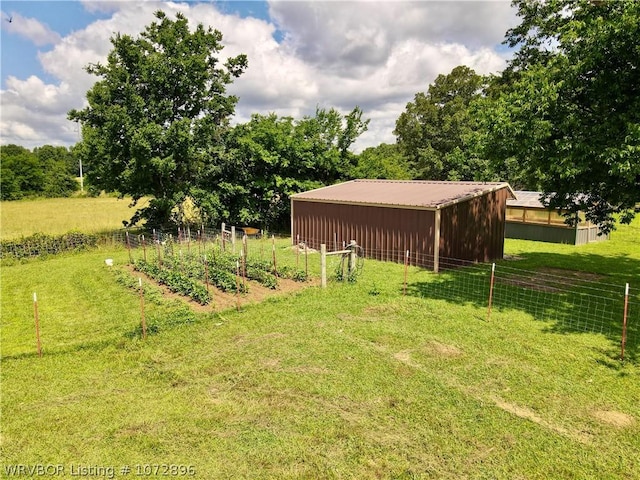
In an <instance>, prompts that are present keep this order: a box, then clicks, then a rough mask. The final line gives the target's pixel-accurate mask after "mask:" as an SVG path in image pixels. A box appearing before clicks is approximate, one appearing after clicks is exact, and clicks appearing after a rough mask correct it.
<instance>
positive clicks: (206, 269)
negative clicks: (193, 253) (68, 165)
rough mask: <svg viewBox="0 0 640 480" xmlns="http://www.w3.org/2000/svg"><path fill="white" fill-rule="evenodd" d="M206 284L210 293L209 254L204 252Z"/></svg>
mask: <svg viewBox="0 0 640 480" xmlns="http://www.w3.org/2000/svg"><path fill="white" fill-rule="evenodd" d="M204 284H205V285H206V286H207V293H209V262H207V254H206V253H205V254H204Z"/></svg>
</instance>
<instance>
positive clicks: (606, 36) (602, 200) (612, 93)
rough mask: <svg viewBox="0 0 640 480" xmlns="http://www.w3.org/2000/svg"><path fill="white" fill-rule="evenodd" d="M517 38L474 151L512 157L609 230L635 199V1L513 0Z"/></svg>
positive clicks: (639, 98)
mask: <svg viewBox="0 0 640 480" xmlns="http://www.w3.org/2000/svg"><path fill="white" fill-rule="evenodd" d="M513 4H514V6H515V7H517V8H518V15H519V16H520V17H521V19H522V22H521V24H520V25H518V26H517V27H515V28H513V29H511V30H510V31H509V32H507V39H506V41H505V43H507V44H508V45H509V46H510V47H513V48H518V49H519V50H518V52H517V54H516V55H515V57H514V59H513V61H512V62H511V63H510V65H509V67H508V69H507V70H506V71H505V78H506V80H505V81H504V82H502V85H501V87H500V88H499V89H498V91H497V95H496V98H494V99H493V100H492V101H490V102H486V103H485V104H484V106H483V108H482V111H481V115H480V116H479V118H480V119H481V122H482V125H483V131H484V132H485V136H484V141H483V142H482V143H483V155H484V156H485V157H486V158H489V159H491V160H492V161H494V162H496V164H504V162H514V161H515V162H517V163H518V164H519V165H520V168H521V171H522V178H523V179H524V180H525V181H526V183H528V185H530V186H532V187H534V188H540V189H542V190H543V192H544V193H545V198H546V201H547V202H548V204H549V206H551V207H552V208H557V209H560V210H562V211H564V212H567V217H568V221H569V222H571V221H574V219H575V218H576V215H575V213H576V212H577V211H578V210H582V211H585V212H586V218H587V220H590V221H592V222H594V223H598V224H600V226H601V227H602V228H603V229H604V230H606V231H608V230H610V229H612V228H613V227H614V224H615V218H616V214H619V215H620V219H621V221H622V222H630V221H631V219H632V218H633V216H634V215H635V212H636V211H637V207H636V205H637V203H638V202H640V161H639V160H638V159H639V158H640V42H638V39H639V38H640V2H631V1H630V2H624V1H623V2H609V1H586V0H548V1H545V2H541V1H534V2H532V1H528V0H516V1H514V2H513Z"/></svg>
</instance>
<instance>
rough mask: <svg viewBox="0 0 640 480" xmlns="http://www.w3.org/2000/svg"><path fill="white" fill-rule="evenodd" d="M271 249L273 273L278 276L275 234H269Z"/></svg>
mask: <svg viewBox="0 0 640 480" xmlns="http://www.w3.org/2000/svg"><path fill="white" fill-rule="evenodd" d="M271 251H272V256H273V274H274V275H275V276H276V277H277V276H278V266H277V264H276V236H275V235H271Z"/></svg>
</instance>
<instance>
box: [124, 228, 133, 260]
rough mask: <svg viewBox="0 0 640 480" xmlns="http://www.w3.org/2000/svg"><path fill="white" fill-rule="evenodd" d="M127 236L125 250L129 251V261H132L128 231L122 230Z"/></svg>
mask: <svg viewBox="0 0 640 480" xmlns="http://www.w3.org/2000/svg"><path fill="white" fill-rule="evenodd" d="M124 233H125V236H126V237H127V250H128V252H129V263H133V259H132V258H131V242H130V241H129V231H126V232H124Z"/></svg>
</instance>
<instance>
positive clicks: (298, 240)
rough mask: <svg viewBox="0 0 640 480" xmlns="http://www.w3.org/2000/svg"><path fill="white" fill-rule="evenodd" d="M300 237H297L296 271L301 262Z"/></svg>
mask: <svg viewBox="0 0 640 480" xmlns="http://www.w3.org/2000/svg"><path fill="white" fill-rule="evenodd" d="M299 257H300V235H296V269H298V263H299V260H300V258H299Z"/></svg>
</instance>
